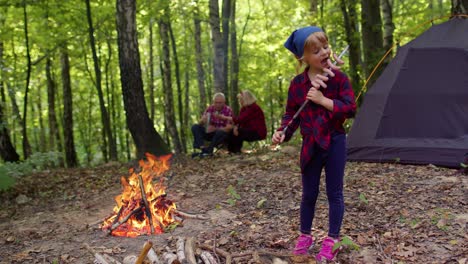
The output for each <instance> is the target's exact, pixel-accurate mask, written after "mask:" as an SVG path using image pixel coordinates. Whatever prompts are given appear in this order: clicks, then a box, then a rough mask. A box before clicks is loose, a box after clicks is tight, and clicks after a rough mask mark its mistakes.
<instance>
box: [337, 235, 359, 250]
mask: <svg viewBox="0 0 468 264" xmlns="http://www.w3.org/2000/svg"><path fill="white" fill-rule="evenodd" d="M342 246H344V247H346V248H350V249H351V250H359V249H360V247H359V245H358V244H356V243H354V241H353V240H352V239H351V238H350V237H348V236H345V237H343V238H341V240H340V241H339V242H338V243H335V245H334V246H333V250H337V249H338V248H340V247H342Z"/></svg>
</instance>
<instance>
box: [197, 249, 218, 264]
mask: <svg viewBox="0 0 468 264" xmlns="http://www.w3.org/2000/svg"><path fill="white" fill-rule="evenodd" d="M200 258H201V259H202V260H203V262H204V263H205V264H218V261H216V259H215V258H214V257H213V255H211V254H210V253H209V252H208V251H204V250H203V251H202V252H201V254H200Z"/></svg>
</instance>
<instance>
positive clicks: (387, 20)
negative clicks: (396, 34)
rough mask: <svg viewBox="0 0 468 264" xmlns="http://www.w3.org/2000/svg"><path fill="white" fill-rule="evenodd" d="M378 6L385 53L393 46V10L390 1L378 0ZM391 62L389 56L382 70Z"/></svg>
mask: <svg viewBox="0 0 468 264" xmlns="http://www.w3.org/2000/svg"><path fill="white" fill-rule="evenodd" d="M380 6H381V8H382V20H383V25H384V30H383V49H384V51H387V50H389V49H391V48H392V46H393V31H395V24H393V10H392V3H391V1H390V0H380ZM390 60H391V56H388V57H387V59H386V60H385V63H384V66H383V67H384V68H385V66H386V65H388V63H389V62H390Z"/></svg>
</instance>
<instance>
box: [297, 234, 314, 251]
mask: <svg viewBox="0 0 468 264" xmlns="http://www.w3.org/2000/svg"><path fill="white" fill-rule="evenodd" d="M313 246H314V239H313V238H312V236H311V235H306V234H301V235H300V236H299V238H298V239H297V243H296V247H295V248H294V251H293V254H294V255H306V254H307V253H308V251H309V249H311V248H312V247H313Z"/></svg>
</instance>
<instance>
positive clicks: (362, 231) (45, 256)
mask: <svg viewBox="0 0 468 264" xmlns="http://www.w3.org/2000/svg"><path fill="white" fill-rule="evenodd" d="M297 152H298V150H297V149H294V148H293V147H285V148H284V149H283V150H281V151H276V152H274V151H270V150H261V151H259V152H257V153H254V154H242V155H235V156H230V155H227V154H223V153H218V154H217V155H216V156H214V157H212V158H205V159H201V160H200V159H194V160H192V159H183V160H178V161H177V162H174V164H172V166H171V169H170V170H169V172H167V173H166V177H167V178H168V181H167V184H168V188H167V194H168V196H167V198H168V199H170V200H172V201H174V202H175V203H176V204H177V206H178V208H179V209H180V210H182V211H185V212H192V213H202V214H205V215H207V216H208V217H209V218H210V219H209V220H197V219H186V220H185V221H184V225H183V226H181V227H177V228H175V229H173V230H172V231H171V232H168V233H164V234H161V235H155V236H140V237H137V238H125V237H113V236H108V235H106V234H105V233H104V232H102V231H101V230H99V229H98V228H95V227H94V228H93V226H89V224H90V223H93V222H96V221H97V220H99V219H103V218H105V217H106V216H108V215H109V214H110V213H111V212H112V208H113V207H114V206H115V202H114V197H115V196H116V195H118V194H119V193H120V192H121V187H120V177H121V176H125V175H127V174H128V168H129V166H130V165H129V164H118V163H109V164H105V165H103V166H99V167H95V168H78V169H53V170H49V171H45V172H40V173H35V174H33V175H28V176H24V177H22V178H21V179H20V180H19V181H18V182H17V184H16V186H15V187H14V188H13V189H12V190H10V191H8V192H3V193H0V199H1V200H2V202H1V207H0V263H2V264H3V263H92V262H93V260H94V257H93V256H92V255H91V254H90V253H89V252H88V251H87V250H86V249H85V247H84V246H83V245H84V243H87V244H89V245H90V246H91V247H92V248H94V249H96V250H97V251H98V252H104V253H106V254H108V255H110V256H112V257H114V258H115V259H117V260H119V261H122V259H123V258H124V257H125V256H127V255H129V254H134V255H138V254H139V252H140V251H141V249H142V247H143V244H144V243H145V241H147V240H151V241H152V242H153V248H154V249H155V250H156V252H158V253H161V252H163V251H165V250H166V249H167V247H170V248H173V249H175V243H176V240H177V238H178V237H194V238H195V240H196V241H197V242H198V243H203V244H209V245H213V243H216V245H217V248H220V249H223V250H225V251H227V252H230V253H231V254H237V253H242V252H246V251H258V252H264V251H268V252H275V253H277V255H284V256H283V257H279V258H280V259H282V260H283V261H279V260H278V259H276V260H275V261H274V263H315V261H314V259H313V257H310V258H294V257H288V256H287V255H288V254H289V253H290V252H291V250H292V248H293V247H294V242H295V239H296V238H297V236H298V232H297V230H298V225H299V202H300V197H301V181H300V172H299V168H298V156H297V155H298V154H297ZM345 175H346V176H345V204H346V213H345V218H344V222H343V227H342V235H343V236H344V237H348V238H350V239H351V240H352V241H353V242H354V243H355V247H353V246H348V247H346V248H345V249H344V250H343V251H342V252H341V253H340V254H339V255H338V259H337V262H339V263H463V264H464V263H467V256H468V234H467V222H468V211H467V203H468V199H467V198H468V192H467V189H468V177H467V176H466V175H463V174H461V173H460V172H457V171H456V170H451V169H446V168H439V167H435V166H432V165H429V166H412V165H401V164H395V163H393V164H375V163H355V162H348V164H347V167H346V174H345ZM322 179H323V178H322ZM229 186H231V187H229ZM237 195H238V196H237ZM327 215H328V205H327V201H326V195H325V192H324V181H323V180H322V183H321V193H320V195H319V200H318V201H317V210H316V217H315V220H314V235H315V237H316V238H317V239H318V241H319V242H320V240H321V239H322V238H323V237H324V236H325V234H326V230H327V225H328V219H327ZM318 245H320V243H318ZM318 250H319V246H315V247H314V248H313V249H312V250H311V254H312V255H315V254H316V253H317V252H318ZM220 258H221V257H220ZM271 259H272V258H271V256H268V254H264V255H261V259H260V262H261V263H272V262H273V261H271ZM221 260H224V259H223V258H221ZM235 260H236V261H235V262H234V263H252V262H253V261H252V256H250V257H249V256H247V257H244V258H239V259H235ZM257 260H258V259H257Z"/></svg>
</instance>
